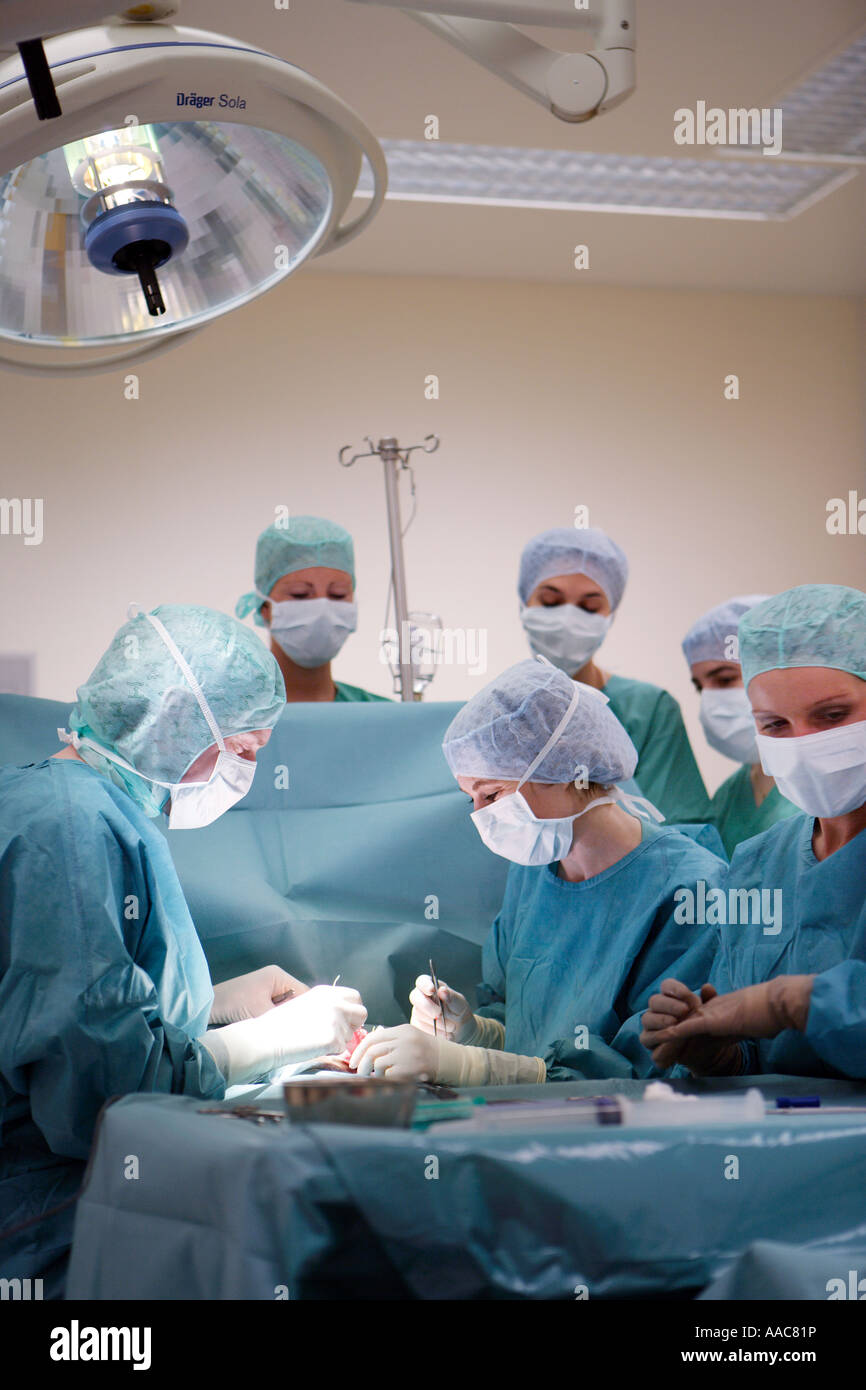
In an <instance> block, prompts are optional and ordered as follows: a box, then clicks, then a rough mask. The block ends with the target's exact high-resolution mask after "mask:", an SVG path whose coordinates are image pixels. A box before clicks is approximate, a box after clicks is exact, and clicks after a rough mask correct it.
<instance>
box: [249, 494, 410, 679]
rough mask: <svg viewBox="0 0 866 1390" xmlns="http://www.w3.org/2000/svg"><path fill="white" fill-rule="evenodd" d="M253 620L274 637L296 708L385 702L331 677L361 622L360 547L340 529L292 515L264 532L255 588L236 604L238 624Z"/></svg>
mask: <svg viewBox="0 0 866 1390" xmlns="http://www.w3.org/2000/svg"><path fill="white" fill-rule="evenodd" d="M250 613H252V614H253V621H254V622H255V623H256V626H257V627H267V628H268V629H269V630H270V646H271V651H272V653H273V655H274V657H275V658H276V661H277V664H278V665H279V668H280V671H281V673H282V677H283V681H284V684H285V687H286V699H287V701H288V702H289V703H290V704H291V703H293V702H305V701H316V702H323V703H327V702H330V701H333V702H335V703H336V704H346V703H350V704H357V703H365V702H369V701H372V700H378V701H381V700H385V701H387V699H388V696H387V695H374V694H373V693H372V691H370V690H364V689H363V688H362V687H361V686H359V685H348V684H347V683H346V682H345V681H338V680H335V679H334V677H333V676H332V674H331V662H332V661H333V659H334V657H336V656H337V654H338V652H340V651H341V650H342V647H343V645H344V643H345V642H346V640H347V638H348V637H349V636H350V635H351V634H352V633H353V632H354V631H355V628H356V627H357V623H358V605H357V604H356V602H355V552H354V546H353V544H352V537H351V536H350V535H349V532H348V531H346V530H345V529H344V528H343V527H342V526H338V525H337V523H336V522H334V521H328V520H327V519H326V518H324V517H320V516H292V517H290V518H288V519H287V521H286V523H285V525H282V524H281V523H279V522H276V523H274V525H273V526H268V527H267V529H266V530H264V531H263V532H262V533H261V535H260V536H259V538H258V541H257V543H256V562H255V588H254V589H253V590H251V591H250V592H249V593H247V594H244V595H243V596H242V597H241V598H239V599H238V601H237V604H236V605H235V614H236V615H237V617H238V618H246V617H247V616H248V615H249V614H250Z"/></svg>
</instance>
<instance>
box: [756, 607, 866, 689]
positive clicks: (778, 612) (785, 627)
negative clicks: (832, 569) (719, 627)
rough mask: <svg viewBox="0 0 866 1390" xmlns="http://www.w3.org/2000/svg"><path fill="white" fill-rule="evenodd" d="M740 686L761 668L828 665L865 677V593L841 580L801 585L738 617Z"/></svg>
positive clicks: (774, 668) (863, 678)
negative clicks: (843, 583)
mask: <svg viewBox="0 0 866 1390" xmlns="http://www.w3.org/2000/svg"><path fill="white" fill-rule="evenodd" d="M738 634H739V640H740V662H741V664H742V667H743V684H744V685H745V686H747V687H748V684H749V681H751V680H753V679H754V677H755V676H759V675H760V674H761V672H762V671H778V670H782V671H785V670H790V669H791V668H792V667H796V666H828V667H831V668H832V669H833V670H836V671H848V672H850V674H851V675H852V676H859V677H860V679H861V680H866V594H864V593H862V592H861V591H860V590H859V589H848V588H846V587H845V586H844V585H842V584H800V585H798V587H797V588H796V589H786V590H785V592H784V593H782V594H776V595H775V597H773V598H769V599H767V601H766V602H765V603H759V604H758V606H757V607H756V608H752V609H750V611H749V612H748V613H745V614H744V615H743V617H742V618H741V619H740V626H739V629H738Z"/></svg>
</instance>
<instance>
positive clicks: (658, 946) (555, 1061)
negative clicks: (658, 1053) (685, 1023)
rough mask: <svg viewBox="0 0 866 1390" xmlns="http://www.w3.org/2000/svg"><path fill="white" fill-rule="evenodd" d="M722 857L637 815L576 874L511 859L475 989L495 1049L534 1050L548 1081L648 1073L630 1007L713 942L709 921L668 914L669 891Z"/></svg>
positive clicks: (721, 866) (638, 1009) (692, 882)
mask: <svg viewBox="0 0 866 1390" xmlns="http://www.w3.org/2000/svg"><path fill="white" fill-rule="evenodd" d="M726 867H727V866H726V864H725V863H724V861H723V860H722V859H720V858H718V857H717V856H716V855H715V854H711V853H710V852H709V850H706V849H704V848H703V847H702V846H701V845H699V844H697V843H696V841H695V840H693V839H691V838H689V837H688V836H686V835H683V834H681V833H680V832H679V831H678V830H675V829H673V827H668V826H656V825H650V824H647V823H646V822H641V842H640V844H639V845H637V847H636V848H635V849H633V850H631V851H630V852H629V853H628V854H626V855H625V856H624V857H623V858H622V859H620V860H619V861H618V863H616V864H613V865H612V866H611V867H610V868H609V869H605V870H604V871H603V872H602V873H600V874H595V875H593V877H592V878H588V879H585V880H584V881H583V882H581V883H570V882H568V881H567V880H566V879H563V878H560V877H559V876H558V874H557V868H558V865H557V864H546V865H544V866H543V867H541V868H527V867H524V866H523V865H521V864H512V865H511V867H510V869H509V872H508V879H507V881H506V886H505V897H504V899H503V902H502V908H501V910H500V912H499V915H498V916H497V918H496V920H495V922H494V923H493V927H492V928H491V932H490V935H489V937H488V939H487V942H486V943H485V946H484V949H483V953H482V971H483V976H484V983H483V984H481V985H479V986H478V991H477V995H478V1001H479V1004H480V1005H481V1009H480V1012H481V1013H482V1014H484V1015H487V1016H489V1017H494V1018H499V1019H500V1020H501V1021H504V1023H505V1049H506V1051H508V1052H516V1053H518V1054H520V1055H522V1056H529V1057H542V1058H543V1059H544V1061H545V1062H546V1063H547V1068H548V1072H547V1075H548V1080H551V1081H558V1080H571V1081H574V1080H577V1079H579V1078H580V1077H614V1076H647V1075H656V1076H657V1075H659V1073H658V1071H657V1070H656V1069H655V1068H654V1066H653V1063H652V1058H651V1057H650V1054H649V1053H648V1052H647V1051H646V1050H645V1049H644V1048H643V1047H642V1046H641V1044H640V1041H639V1034H640V1015H641V1013H642V1012H643V1011H644V1010H645V1009H646V1006H647V1002H648V1000H649V996H650V995H651V994H652V993H653V992H654V991H655V990H657V989H658V988H659V986H660V985H661V982H662V980H664V979H666V978H667V976H669V975H674V976H676V978H677V979H680V980H684V981H685V983H686V984H688V985H690V986H691V988H693V989H699V988H700V986H701V985H702V984H703V983H704V982H705V981H706V979H707V978H708V976H709V971H710V966H711V964H712V960H713V953H714V948H715V933H714V932H713V931H712V930H711V929H708V928H706V927H696V926H694V925H688V924H680V923H679V922H677V921H676V920H675V913H676V912H677V901H676V900H675V894H676V892H677V889H678V888H681V887H690V888H691V889H692V890H693V891H694V890H695V886H696V884H697V883H698V882H699V881H700V880H703V881H704V882H705V883H706V884H707V886H708V888H710V887H716V886H718V885H720V884H721V883H722V882H723V879H724V874H725V870H726ZM677 915H679V916H681V915H682V914H681V913H679V914H677Z"/></svg>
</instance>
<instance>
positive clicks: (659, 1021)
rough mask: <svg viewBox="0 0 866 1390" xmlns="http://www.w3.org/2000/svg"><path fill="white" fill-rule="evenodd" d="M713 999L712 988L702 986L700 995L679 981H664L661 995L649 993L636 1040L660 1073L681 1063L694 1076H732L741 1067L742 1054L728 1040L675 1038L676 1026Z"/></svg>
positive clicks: (732, 1042)
mask: <svg viewBox="0 0 866 1390" xmlns="http://www.w3.org/2000/svg"><path fill="white" fill-rule="evenodd" d="M715 997H716V991H715V989H714V988H713V986H712V985H704V986H703V987H702V989H701V992H700V995H697V994H693V993H692V991H691V990H690V989H689V988H688V987H687V986H686V985H684V984H682V983H681V982H680V981H679V980H665V981H663V983H662V987H661V994H653V995H651V996H650V999H649V1007H648V1009H647V1011H646V1013H645V1014H644V1016H643V1018H642V1020H641V1022H642V1024H643V1031H642V1032H641V1035H640V1040H641V1042H642V1043H643V1045H644V1047H646V1048H648V1049H649V1051H650V1052H651V1053H652V1059H653V1061H654V1062H655V1064H656V1066H657V1067H659V1068H660V1069H661V1070H664V1069H665V1068H667V1067H673V1066H675V1065H676V1064H677V1063H681V1064H682V1065H683V1066H684V1067H688V1069H689V1071H690V1072H692V1074H693V1075H695V1076H736V1075H737V1074H738V1073H739V1071H740V1069H741V1066H742V1055H741V1053H740V1049H739V1047H738V1046H737V1042H736V1040H735V1039H734V1038H731V1037H722V1038H716V1037H711V1038H708V1037H687V1038H683V1037H680V1036H678V1033H677V1031H676V1026H677V1025H678V1024H679V1023H681V1022H682V1021H683V1020H684V1019H686V1018H691V1017H692V1016H697V1014H698V1011H699V1010H700V1008H701V1005H702V1003H707V1002H708V1001H709V1000H710V999H714V998H715Z"/></svg>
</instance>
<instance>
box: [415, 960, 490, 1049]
mask: <svg viewBox="0 0 866 1390" xmlns="http://www.w3.org/2000/svg"><path fill="white" fill-rule="evenodd" d="M439 1000H441V1001H442V1005H443V1006H444V1011H445V1020H444V1022H443V1019H442V1009H441V1008H440V1007H439ZM409 1003H410V1004H411V1005H412V1016H411V1018H410V1019H409V1022H410V1023H411V1025H412V1027H413V1028H418V1029H420V1031H421V1032H422V1033H428V1034H429V1035H430V1036H431V1037H435V1038H451V1039H452V1040H453V1041H455V1042H460V1041H461V1038H462V1037H468V1036H471V1034H473V1033H474V1031H475V1024H474V1019H475V1016H474V1014H473V1012H472V1010H471V1009H470V1007H469V1005H468V1003H467V1002H466V1000H465V999H464V997H463V995H462V994H458V992H457V990H456V989H451V987H450V986H449V985H446V984H443V982H442V981H441V980H440V981H439V993H438V995H437V993H436V990H435V988H434V985H433V981H432V979H431V977H430V976H429V975H419V976H418V978H417V980H416V981H415V988H414V989H413V990H412V993H411V994H410V995H409Z"/></svg>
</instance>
